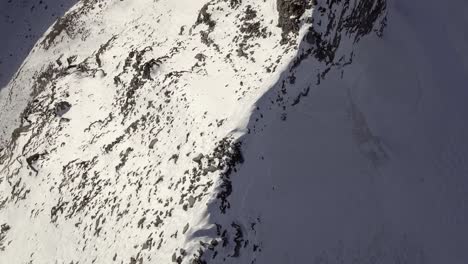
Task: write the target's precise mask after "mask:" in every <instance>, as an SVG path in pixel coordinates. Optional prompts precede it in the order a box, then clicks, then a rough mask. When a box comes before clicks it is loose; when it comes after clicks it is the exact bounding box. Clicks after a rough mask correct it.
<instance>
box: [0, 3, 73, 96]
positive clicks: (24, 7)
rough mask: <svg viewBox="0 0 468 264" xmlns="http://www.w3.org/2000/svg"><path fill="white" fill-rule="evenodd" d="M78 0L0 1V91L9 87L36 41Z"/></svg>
mask: <svg viewBox="0 0 468 264" xmlns="http://www.w3.org/2000/svg"><path fill="white" fill-rule="evenodd" d="M77 2H78V1H77V0H61V1H54V0H15V1H14V0H4V1H0V36H2V41H1V42H0V89H2V88H3V87H5V86H6V85H7V84H8V81H10V79H12V75H13V74H14V73H15V72H16V71H17V70H18V68H19V67H20V66H21V63H22V62H23V60H24V59H25V58H26V56H27V55H28V53H29V51H30V50H31V48H32V47H33V46H34V44H36V42H37V40H38V39H39V38H41V37H42V35H43V34H44V32H45V31H46V30H47V29H48V27H49V26H50V25H51V24H52V23H53V22H54V21H55V20H56V19H57V18H59V17H61V16H62V15H63V14H64V13H65V12H66V11H67V10H68V9H70V7H71V6H72V5H73V4H76V3H77Z"/></svg>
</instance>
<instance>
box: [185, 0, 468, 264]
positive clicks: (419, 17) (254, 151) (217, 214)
mask: <svg viewBox="0 0 468 264" xmlns="http://www.w3.org/2000/svg"><path fill="white" fill-rule="evenodd" d="M347 2H349V1H344V2H341V3H338V4H336V5H335V6H334V7H332V8H330V7H329V6H322V7H323V10H327V11H330V10H338V11H339V7H338V6H339V5H343V6H344V5H346V4H345V3H347ZM351 2H353V1H351ZM357 2H358V3H359V2H360V3H364V5H362V6H361V7H362V8H363V9H356V10H358V11H357V13H356V12H351V13H347V16H342V18H343V19H344V21H348V22H349V21H350V20H352V19H356V18H357V17H372V16H373V11H372V10H373V9H372V8H373V7H375V5H373V3H374V1H365V0H362V1H357ZM366 2H367V3H370V5H366V4H365V3H366ZM395 2H399V5H397V4H395ZM322 3H323V2H322ZM353 3H354V2H353ZM389 3H390V4H389V6H388V7H387V11H388V20H386V19H384V20H381V21H383V22H384V23H385V24H387V22H388V26H387V28H386V29H385V31H382V30H381V27H380V26H379V25H376V24H372V23H371V25H370V26H371V27H372V28H373V30H370V31H368V30H364V29H363V28H362V27H361V28H355V30H352V31H351V32H352V34H344V30H346V29H344V28H341V29H339V30H343V31H341V34H340V35H341V36H340V37H339V38H340V41H341V42H340V41H338V43H334V42H333V37H332V38H326V39H325V38H323V36H324V35H323V34H314V35H315V36H310V35H309V37H310V38H308V41H303V42H302V43H301V45H300V48H299V52H298V55H297V56H296V58H295V60H293V62H292V63H291V64H290V65H289V67H288V69H287V71H285V72H283V73H282V75H281V77H280V79H279V81H278V83H277V84H276V85H274V86H273V87H272V88H271V89H270V90H269V91H268V92H267V93H266V94H264V95H263V96H262V98H260V99H259V100H258V101H257V103H256V106H257V107H256V109H255V110H254V111H253V113H252V115H251V119H250V121H249V124H248V129H249V133H248V134H246V135H245V136H243V137H242V138H241V139H240V142H242V155H243V160H244V162H243V163H242V164H238V165H237V167H236V170H234V171H233V172H232V173H231V174H230V175H228V177H225V178H224V179H223V181H224V183H223V184H222V185H221V187H220V191H221V193H224V194H227V196H224V197H223V201H221V202H220V201H215V202H213V203H212V204H210V205H209V209H208V212H209V217H210V219H209V222H210V223H212V224H214V225H215V226H216V229H213V230H207V231H206V232H200V234H194V235H195V236H206V235H208V236H209V235H210V232H212V233H211V235H212V236H214V237H220V239H221V241H223V243H222V244H221V243H219V244H217V243H216V244H214V245H213V244H212V245H211V246H207V247H205V249H204V250H203V259H204V260H206V261H207V262H208V263H221V262H223V263H224V262H227V263H256V264H259V263H262V264H263V263H269V264H271V263H314V264H325V263H326V264H339V263H376V264H393V263H417V264H428V263H434V264H436V263H444V262H447V263H457V262H463V261H466V260H467V259H468V255H467V251H466V248H468V239H467V236H466V234H465V232H464V230H467V229H468V224H467V223H468V221H467V219H468V213H467V212H468V211H467V210H468V203H467V202H466V201H468V193H467V192H466V190H467V189H468V179H467V178H466V177H465V175H466V172H468V144H466V143H467V138H466V135H468V125H467V124H466V121H464V119H465V118H464V117H466V116H467V115H468V108H467V107H466V104H465V103H464V101H465V99H464V98H467V96H468V94H467V93H468V92H467V91H466V89H464V87H465V86H466V83H468V79H467V77H466V76H467V75H466V74H465V72H464V71H465V68H464V65H466V64H465V63H466V61H463V58H460V57H459V56H457V53H456V50H459V49H460V48H461V47H462V46H463V45H466V44H468V43H466V40H464V41H463V40H462V39H458V40H459V41H457V42H451V41H453V38H456V37H457V36H460V33H463V32H464V28H463V26H461V25H463V23H462V22H463V21H464V16H463V12H461V11H457V12H455V10H456V8H455V7H454V6H451V7H445V9H444V11H447V12H446V13H445V12H441V11H440V10H439V9H440V5H438V4H437V2H436V1H433V2H432V3H427V2H424V1H415V2H414V3H413V2H411V3H409V2H405V1H391V2H389ZM460 3H461V2H460ZM354 6H355V7H356V6H358V7H359V5H354ZM417 6H425V9H424V10H419V9H417V8H411V7H417ZM438 7H439V9H438ZM333 8H335V9H333ZM426 8H427V9H426ZM359 10H360V11H359ZM366 10H367V11H366ZM459 10H463V9H459ZM439 11H440V12H439ZM334 12H335V11H334ZM361 12H363V13H361ZM325 14H327V12H325ZM443 14H452V15H451V16H452V18H451V19H452V20H453V21H452V22H460V23H454V24H457V25H459V26H458V27H457V28H451V29H450V31H445V30H444V29H443V28H439V29H434V28H433V27H431V26H428V25H427V24H425V23H428V21H431V18H432V22H431V23H432V24H434V27H435V24H437V23H438V21H443V19H444V17H443ZM374 15H375V14H374ZM322 17H327V16H326V15H325V16H323V15H322V14H321V13H319V12H317V11H316V12H315V13H314V19H317V20H316V22H317V21H318V20H319V19H321V18H322ZM331 17H333V16H331ZM334 17H335V18H336V17H339V16H334ZM375 21H377V20H375ZM322 22H323V21H322ZM328 22H330V21H328ZM335 22H337V21H334V23H332V25H334V26H337V25H339V24H340V23H335ZM325 24H328V23H325ZM367 24H368V23H367ZM432 24H431V25H432ZM358 25H361V26H362V25H364V26H365V25H366V23H358ZM338 28H339V26H338ZM427 28H431V29H432V30H431V31H428V30H426V29H427ZM335 29H336V27H335ZM374 29H377V30H376V31H374ZM360 30H361V31H360ZM332 31H333V30H332ZM311 32H314V29H311ZM356 32H357V33H358V34H359V32H363V33H364V34H362V35H361V36H358V35H356ZM383 32H385V33H384V34H383V35H382V33H383ZM348 33H349V32H348ZM374 33H376V34H374ZM353 34H354V35H353ZM331 35H333V34H331ZM434 35H437V36H439V37H440V39H439V41H434V40H433V39H432V37H433V36H434ZM311 38H312V40H313V39H314V38H315V40H313V41H310V40H311ZM319 39H320V40H319ZM431 39H432V40H431ZM446 40H451V41H450V42H449V41H447V42H446ZM452 43H457V44H456V45H457V46H458V48H457V49H450V48H448V49H443V52H440V51H441V47H442V46H450V45H452ZM328 44H338V45H337V46H333V45H331V46H329V45H328ZM310 48H312V49H310ZM322 48H325V49H322ZM340 50H341V51H340ZM421 50H424V51H425V52H426V53H424V52H421ZM317 51H318V52H317ZM328 51H333V52H332V53H328ZM339 54H340V55H339ZM346 54H347V55H346ZM322 55H326V56H322ZM341 55H343V56H344V59H343V60H341V57H342V56H341ZM429 55H430V56H429ZM321 58H325V59H321ZM326 58H332V59H331V60H330V61H329V63H327V59H326ZM299 61H300V62H301V63H298V62H299ZM447 69H451V70H449V71H448V70H447ZM343 75H344V77H343ZM292 76H294V77H292ZM226 197H227V198H226ZM226 201H227V202H226ZM226 205H227V206H226ZM226 207H227V208H228V209H227V210H223V209H225V208H226ZM223 257H224V259H223ZM197 263H204V262H197Z"/></svg>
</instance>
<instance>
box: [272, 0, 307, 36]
mask: <svg viewBox="0 0 468 264" xmlns="http://www.w3.org/2000/svg"><path fill="white" fill-rule="evenodd" d="M309 2H310V1H308V0H278V1H277V3H276V5H277V9H278V13H279V17H278V26H279V27H281V29H282V30H283V40H285V38H286V37H287V35H288V34H289V33H291V32H293V33H297V32H298V31H299V18H300V17H301V16H302V15H303V14H304V12H305V10H306V9H307V7H308V6H309V5H310V3H309Z"/></svg>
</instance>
